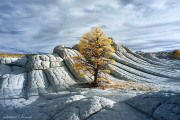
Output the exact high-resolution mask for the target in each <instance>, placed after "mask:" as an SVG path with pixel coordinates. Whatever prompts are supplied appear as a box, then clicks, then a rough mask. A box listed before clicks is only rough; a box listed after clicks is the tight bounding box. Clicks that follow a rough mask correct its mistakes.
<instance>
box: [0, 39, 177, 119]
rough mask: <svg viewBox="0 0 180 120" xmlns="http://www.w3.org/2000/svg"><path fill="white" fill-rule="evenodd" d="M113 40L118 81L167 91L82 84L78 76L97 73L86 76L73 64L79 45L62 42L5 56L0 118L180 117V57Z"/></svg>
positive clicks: (1, 66) (0, 69)
mask: <svg viewBox="0 0 180 120" xmlns="http://www.w3.org/2000/svg"><path fill="white" fill-rule="evenodd" d="M112 45H113V46H114V48H115V50H116V53H115V54H114V55H112V56H111V58H113V59H114V60H115V61H116V62H115V63H114V64H112V65H113V66H114V68H115V69H114V70H111V74H110V78H111V80H112V82H113V81H129V80H131V81H134V82H136V83H138V84H143V85H147V84H148V85H149V84H150V85H151V86H153V87H157V88H158V89H160V90H164V92H159V93H156V92H152V93H147V94H143V93H144V92H141V91H124V90H121V89H109V90H101V89H88V88H79V87H78V86H77V83H78V82H87V81H89V80H91V79H92V78H90V77H88V76H86V77H85V78H80V77H79V76H78V73H77V72H75V70H74V68H73V67H72V63H73V59H72V57H73V56H77V55H79V52H78V49H77V46H74V47H73V48H71V47H68V46H64V45H61V46H57V47H55V48H54V51H53V54H37V55H26V56H25V57H22V58H0V111H2V112H0V119H2V118H3V119H6V118H7V117H8V115H9V116H12V117H15V118H14V119H17V120H18V119H21V118H23V117H32V118H33V119H34V120H40V119H41V120H42V119H43V120H64V119H66V120H85V119H87V120H99V119H102V120H109V119H114V120H119V119H122V120H152V119H155V120H166V119H167V120H171V119H172V120H179V119H180V113H179V110H180V108H179V106H180V103H179V101H180V100H179V97H180V96H179V94H178V93H177V92H179V91H180V88H179V86H180V62H179V61H173V60H165V59H158V58H156V57H154V56H152V55H151V54H150V53H140V52H139V53H134V52H132V51H131V50H130V49H129V48H127V47H126V46H122V45H119V44H117V43H116V42H115V41H114V40H113V44H112ZM169 90H170V91H172V92H167V91H169ZM174 91H176V92H174ZM138 95H139V96H138ZM134 96H135V97H134ZM112 117H113V118H112ZM32 118H31V119H32ZM29 119H30V118H29Z"/></svg>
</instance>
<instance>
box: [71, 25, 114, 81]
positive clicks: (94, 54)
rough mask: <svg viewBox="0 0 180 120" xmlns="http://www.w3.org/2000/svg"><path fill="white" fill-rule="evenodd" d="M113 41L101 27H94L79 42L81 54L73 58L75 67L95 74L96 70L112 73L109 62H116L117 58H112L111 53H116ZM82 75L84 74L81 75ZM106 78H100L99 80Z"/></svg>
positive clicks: (77, 69) (78, 70)
mask: <svg viewBox="0 0 180 120" xmlns="http://www.w3.org/2000/svg"><path fill="white" fill-rule="evenodd" d="M111 44H112V41H111V39H110V38H108V37H107V36H106V35H105V34H104V31H103V30H102V29H101V27H94V28H93V30H92V31H91V32H88V33H86V34H84V35H83V36H82V39H81V40H80V42H79V43H78V49H79V52H80V54H81V56H75V57H74V58H73V60H74V63H73V68H74V69H75V70H76V71H77V72H80V71H81V70H83V71H88V72H89V73H91V74H92V75H94V76H95V74H98V73H97V72H96V73H95V70H98V71H99V72H100V71H101V72H103V73H110V70H108V68H109V67H108V64H109V63H114V62H115V60H112V59H110V58H109V57H110V55H112V54H113V53H115V50H114V47H112V46H111ZM80 76H82V75H80ZM101 79H102V80H104V79H105V78H99V80H101Z"/></svg>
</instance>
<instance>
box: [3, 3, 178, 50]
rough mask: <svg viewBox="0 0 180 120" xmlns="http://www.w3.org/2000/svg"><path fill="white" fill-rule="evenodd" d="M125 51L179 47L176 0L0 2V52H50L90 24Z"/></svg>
mask: <svg viewBox="0 0 180 120" xmlns="http://www.w3.org/2000/svg"><path fill="white" fill-rule="evenodd" d="M94 26H101V27H102V29H103V30H104V31H105V33H107V35H108V36H109V37H113V38H114V39H115V40H116V41H117V42H118V43H119V44H123V45H126V46H128V47H129V48H130V49H132V50H134V51H137V50H142V51H145V52H155V51H163V50H174V49H180V0H1V2H0V53H2V52H3V53H28V52H33V53H35V52H45V53H52V51H53V48H54V47H55V46H57V45H62V44H64V45H68V46H73V45H75V44H77V43H78V42H79V40H80V38H81V36H82V35H83V34H84V33H86V32H89V31H90V30H91V29H92V27H94Z"/></svg>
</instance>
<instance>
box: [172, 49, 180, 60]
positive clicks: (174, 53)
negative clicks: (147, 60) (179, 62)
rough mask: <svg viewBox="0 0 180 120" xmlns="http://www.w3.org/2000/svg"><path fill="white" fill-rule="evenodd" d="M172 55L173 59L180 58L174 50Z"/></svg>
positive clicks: (178, 52)
mask: <svg viewBox="0 0 180 120" xmlns="http://www.w3.org/2000/svg"><path fill="white" fill-rule="evenodd" d="M172 55H173V58H174V59H176V58H180V50H174V51H173V53H172Z"/></svg>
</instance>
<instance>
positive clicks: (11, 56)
mask: <svg viewBox="0 0 180 120" xmlns="http://www.w3.org/2000/svg"><path fill="white" fill-rule="evenodd" d="M24 56H25V54H7V53H0V58H4V57H10V58H15V57H24Z"/></svg>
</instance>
